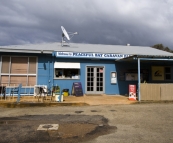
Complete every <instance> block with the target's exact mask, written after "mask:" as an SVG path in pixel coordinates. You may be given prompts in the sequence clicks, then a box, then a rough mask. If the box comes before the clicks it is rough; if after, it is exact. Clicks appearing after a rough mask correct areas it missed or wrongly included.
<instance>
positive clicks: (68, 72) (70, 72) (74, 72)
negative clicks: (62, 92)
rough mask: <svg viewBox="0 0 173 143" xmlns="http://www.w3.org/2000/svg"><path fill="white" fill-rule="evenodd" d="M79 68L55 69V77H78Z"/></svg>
mask: <svg viewBox="0 0 173 143" xmlns="http://www.w3.org/2000/svg"><path fill="white" fill-rule="evenodd" d="M79 73H80V70H79V69H55V78H66V79H79Z"/></svg>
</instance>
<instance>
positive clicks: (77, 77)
mask: <svg viewBox="0 0 173 143" xmlns="http://www.w3.org/2000/svg"><path fill="white" fill-rule="evenodd" d="M64 70H77V75H74V76H71V77H66V76H65V75H64ZM57 71H61V72H62V77H57V76H56V73H57ZM54 79H80V69H71V68H61V69H60V68H54Z"/></svg>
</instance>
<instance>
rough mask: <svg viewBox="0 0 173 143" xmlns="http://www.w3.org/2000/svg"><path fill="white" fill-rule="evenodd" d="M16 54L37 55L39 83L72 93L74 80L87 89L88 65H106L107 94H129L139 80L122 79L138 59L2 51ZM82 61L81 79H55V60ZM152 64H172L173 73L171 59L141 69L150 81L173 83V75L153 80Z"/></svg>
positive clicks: (148, 64)
mask: <svg viewBox="0 0 173 143" xmlns="http://www.w3.org/2000/svg"><path fill="white" fill-rule="evenodd" d="M9 54H10V55H15V56H37V57H38V69H37V85H48V88H51V87H52V86H53V85H59V86H60V87H61V89H69V92H70V93H71V90H72V85H73V82H81V83H82V87H83V92H84V93H86V89H85V75H86V73H85V72H86V71H85V70H86V66H104V67H105V94H108V95H115V94H121V95H125V94H128V86H129V84H135V85H136V86H137V84H138V83H137V81H125V80H122V79H121V75H125V71H128V70H136V71H137V69H138V65H137V61H134V62H115V61H114V60H91V59H77V58H76V59H69V58H56V57H54V56H52V55H51V54H50V55H48V54H28V53H1V54H0V55H9ZM55 61H57V62H80V63H81V69H80V79H54V62H55ZM152 66H171V69H172V70H171V71H172V74H171V75H173V66H172V62H169V61H157V62H154V61H153V62H151V61H147V62H146V61H145V62H141V69H147V70H148V76H149V78H148V79H147V82H148V83H173V76H172V78H171V80H170V81H152V79H151V67H152ZM112 71H116V72H117V84H111V79H110V74H111V72H112ZM27 90H28V89H27Z"/></svg>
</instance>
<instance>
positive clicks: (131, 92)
mask: <svg viewBox="0 0 173 143" xmlns="http://www.w3.org/2000/svg"><path fill="white" fill-rule="evenodd" d="M129 100H136V85H129Z"/></svg>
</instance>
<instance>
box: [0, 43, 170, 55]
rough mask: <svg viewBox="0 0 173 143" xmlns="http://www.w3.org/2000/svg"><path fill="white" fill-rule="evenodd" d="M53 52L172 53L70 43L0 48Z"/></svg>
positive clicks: (2, 47) (4, 47)
mask: <svg viewBox="0 0 173 143" xmlns="http://www.w3.org/2000/svg"><path fill="white" fill-rule="evenodd" d="M53 51H64V52H90V53H110V54H128V55H143V56H171V57H173V53H169V52H165V51H162V50H158V49H155V48H151V47H142V46H123V45H101V44H81V43H80V44H79V43H70V46H64V47H62V46H61V43H58V42H57V43H42V44H27V45H11V46H0V52H24V53H47V54H51V53H52V52H53Z"/></svg>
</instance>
